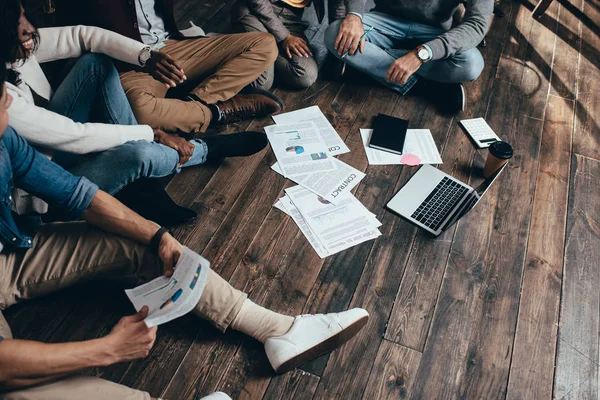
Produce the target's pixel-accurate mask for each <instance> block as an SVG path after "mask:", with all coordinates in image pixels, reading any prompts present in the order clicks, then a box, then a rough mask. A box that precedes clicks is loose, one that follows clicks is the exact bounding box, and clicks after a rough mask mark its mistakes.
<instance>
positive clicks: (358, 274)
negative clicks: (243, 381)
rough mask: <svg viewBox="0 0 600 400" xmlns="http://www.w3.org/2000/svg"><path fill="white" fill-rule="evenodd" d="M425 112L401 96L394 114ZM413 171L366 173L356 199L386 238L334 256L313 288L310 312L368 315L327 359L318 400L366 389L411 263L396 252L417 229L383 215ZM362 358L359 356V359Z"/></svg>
mask: <svg viewBox="0 0 600 400" xmlns="http://www.w3.org/2000/svg"><path fill="white" fill-rule="evenodd" d="M424 111H425V107H423V100H422V99H420V98H415V97H405V98H401V97H398V102H397V103H396V106H395V107H394V109H393V111H392V112H391V113H390V114H391V115H394V116H398V117H401V118H405V119H408V120H409V121H415V123H418V122H417V121H420V120H421V117H422V115H423V113H424ZM357 128H358V127H357ZM363 157H364V156H363ZM412 172H414V169H412V171H411V169H410V168H402V167H398V166H371V167H369V168H368V169H367V177H366V178H365V179H364V180H363V182H362V183H361V185H360V187H359V190H358V191H357V193H356V196H357V198H358V199H359V200H360V201H361V202H362V203H363V204H364V205H365V206H366V207H367V208H368V209H369V210H371V211H372V212H374V213H375V214H377V215H378V219H379V220H380V221H381V222H382V224H383V225H382V227H380V230H381V232H382V236H381V237H379V238H378V239H377V240H375V241H374V242H367V243H364V244H362V245H360V246H356V247H353V248H351V249H349V250H347V251H345V252H342V253H340V254H338V255H336V256H334V257H332V258H331V259H330V261H329V262H328V265H326V274H322V275H321V276H320V278H321V277H323V278H324V279H323V281H318V282H317V285H316V286H315V289H313V291H314V294H311V299H310V302H309V304H307V307H306V309H307V311H308V312H311V313H313V312H324V310H326V311H327V312H331V311H340V310H344V309H347V308H352V307H362V308H365V309H366V310H367V311H368V312H369V314H370V317H369V322H368V324H367V325H366V326H365V327H364V328H363V330H362V331H361V332H360V333H359V334H358V335H357V336H356V338H354V339H353V340H351V341H350V342H348V343H347V344H346V345H344V346H343V347H342V348H340V349H338V350H336V351H335V352H333V353H332V354H330V355H326V356H325V357H324V358H323V360H327V365H326V367H325V369H324V371H323V373H322V377H321V382H320V383H319V387H318V389H317V393H316V395H315V397H316V398H323V397H326V398H349V397H351V396H358V395H360V393H362V392H363V391H364V389H365V387H366V385H367V379H368V376H367V375H366V374H364V372H363V371H367V370H369V369H370V368H371V366H372V365H373V362H374V360H375V358H376V357H377V349H376V348H375V347H374V346H372V343H378V342H380V341H381V338H382V335H383V333H384V331H385V326H386V323H387V319H388V316H389V313H390V311H391V308H392V305H393V301H394V298H395V294H396V291H397V289H398V286H399V285H400V280H401V278H402V274H403V271H404V266H405V263H406V260H407V258H408V254H407V253H406V252H404V251H398V250H399V249H407V248H410V246H411V244H412V241H413V239H414V234H415V229H414V227H413V226H411V225H410V224H408V223H407V222H406V221H403V220H401V219H399V218H398V217H397V216H395V215H393V214H392V213H389V212H386V211H384V206H385V202H386V201H387V199H389V198H391V197H392V195H393V194H394V193H395V192H396V191H397V190H398V188H399V187H400V186H401V185H402V184H404V183H405V182H406V180H407V179H408V177H409V176H410V174H411V173H412ZM357 278H358V279H357ZM330 289H332V290H330ZM358 354H360V357H355V355H358Z"/></svg>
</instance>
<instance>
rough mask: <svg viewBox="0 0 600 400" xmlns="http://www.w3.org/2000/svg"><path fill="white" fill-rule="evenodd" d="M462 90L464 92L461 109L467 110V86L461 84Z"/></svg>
mask: <svg viewBox="0 0 600 400" xmlns="http://www.w3.org/2000/svg"><path fill="white" fill-rule="evenodd" d="M460 91H461V93H462V106H461V108H460V111H465V108H466V107H467V96H466V94H465V87H464V86H463V85H462V84H461V85H460Z"/></svg>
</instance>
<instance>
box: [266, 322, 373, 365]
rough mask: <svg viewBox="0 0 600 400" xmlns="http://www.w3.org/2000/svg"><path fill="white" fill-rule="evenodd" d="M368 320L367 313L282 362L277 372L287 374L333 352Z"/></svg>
mask: <svg viewBox="0 0 600 400" xmlns="http://www.w3.org/2000/svg"><path fill="white" fill-rule="evenodd" d="M368 320H369V316H368V315H365V316H364V317H363V318H361V319H359V320H358V321H356V322H355V323H353V324H351V325H349V326H348V327H347V328H346V329H344V330H342V331H341V332H339V333H338V334H336V335H334V336H332V337H330V338H329V339H327V340H325V341H324V342H321V343H319V344H317V345H316V346H314V347H311V348H310V349H308V350H306V351H305V352H304V353H300V354H298V355H297V356H296V357H293V358H290V359H289V360H288V361H286V362H284V363H283V364H281V365H280V366H279V368H277V369H276V370H275V372H277V373H278V374H285V373H286V372H289V371H291V370H293V369H295V368H297V367H298V366H300V365H302V364H305V363H307V362H309V361H310V360H312V359H313V358H317V357H319V356H320V355H323V354H326V353H330V352H332V351H333V350H335V349H337V348H338V347H340V346H341V345H343V344H344V343H346V342H347V341H348V340H350V339H352V338H353V337H354V336H355V335H356V334H357V333H358V332H359V331H360V330H361V329H362V328H363V327H364V326H365V325H366V324H367V321H368Z"/></svg>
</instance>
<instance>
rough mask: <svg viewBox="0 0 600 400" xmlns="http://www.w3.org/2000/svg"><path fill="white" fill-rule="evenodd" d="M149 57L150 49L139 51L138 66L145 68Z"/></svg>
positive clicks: (145, 48) (150, 55)
mask: <svg viewBox="0 0 600 400" xmlns="http://www.w3.org/2000/svg"><path fill="white" fill-rule="evenodd" d="M150 57H152V50H150V47H144V48H143V49H142V51H140V55H139V56H138V61H139V62H140V65H141V66H142V67H145V66H146V63H147V62H148V60H149V59H150Z"/></svg>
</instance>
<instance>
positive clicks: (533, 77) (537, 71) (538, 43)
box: [500, 2, 562, 136]
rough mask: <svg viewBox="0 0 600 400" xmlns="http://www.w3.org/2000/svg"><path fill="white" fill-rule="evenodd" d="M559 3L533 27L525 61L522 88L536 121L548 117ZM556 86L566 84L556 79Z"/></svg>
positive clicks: (517, 34)
mask: <svg viewBox="0 0 600 400" xmlns="http://www.w3.org/2000/svg"><path fill="white" fill-rule="evenodd" d="M559 4H560V3H558V2H554V3H553V4H552V5H551V6H550V8H549V9H548V11H547V13H546V16H545V17H544V18H543V21H540V22H536V23H534V24H533V26H532V27H531V32H530V34H529V38H528V42H529V43H528V44H527V47H526V48H527V51H526V53H525V55H524V56H523V59H522V62H523V63H524V65H525V69H524V71H523V79H522V81H521V83H520V87H521V89H522V90H523V92H524V93H525V94H526V95H527V97H528V98H529V102H530V104H531V106H530V107H528V110H527V112H528V113H529V116H530V117H533V118H539V119H543V118H544V112H545V105H546V101H547V99H548V92H549V90H550V88H549V85H550V79H551V75H552V63H553V61H554V48H555V43H556V34H555V32H556V30H557V29H558V22H557V18H558V9H559ZM515 36H516V37H517V38H519V33H516V34H515ZM552 84H553V85H554V86H559V85H561V84H562V81H561V80H560V79H559V77H555V78H554V79H553V81H552ZM500 136H502V135H500Z"/></svg>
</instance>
